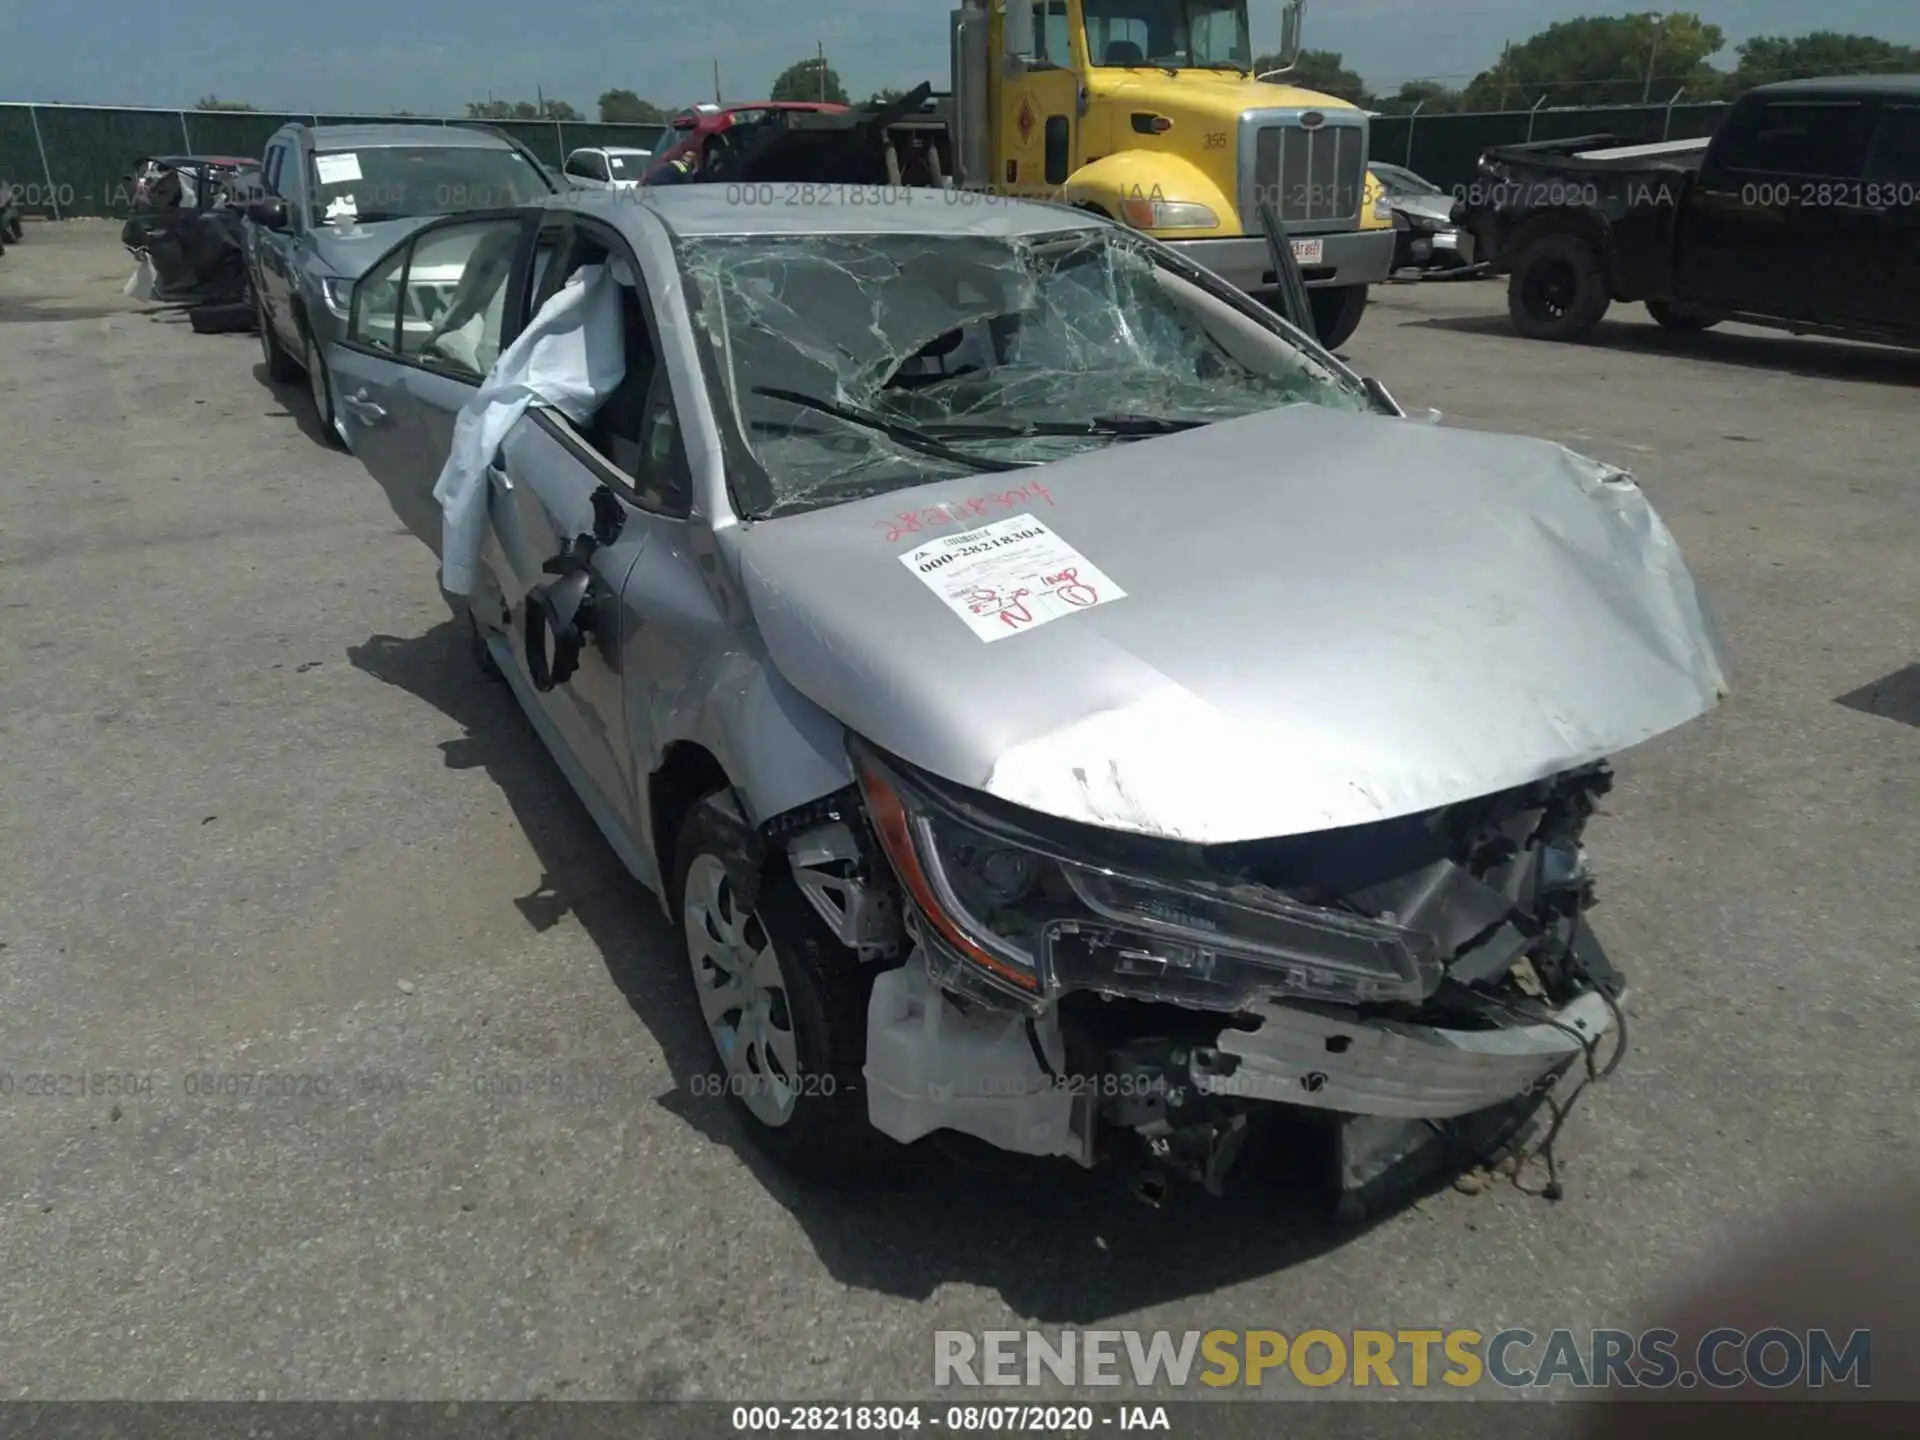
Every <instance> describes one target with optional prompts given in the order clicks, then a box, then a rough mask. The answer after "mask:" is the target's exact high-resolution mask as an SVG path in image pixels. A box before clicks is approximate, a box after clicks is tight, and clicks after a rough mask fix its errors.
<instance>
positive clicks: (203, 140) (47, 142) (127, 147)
mask: <svg viewBox="0 0 1920 1440" xmlns="http://www.w3.org/2000/svg"><path fill="white" fill-rule="evenodd" d="M290 121H300V122H302V123H304V124H308V125H444V124H446V123H447V122H446V121H444V120H440V119H433V118H420V117H416V116H410V115H325V114H322V115H313V114H294V113H274V112H269V111H260V110H134V109H119V108H115V107H112V106H105V105H25V104H18V103H8V104H0V181H6V182H10V183H11V184H13V185H14V186H15V187H16V188H17V189H18V191H19V192H20V202H21V206H22V208H23V209H25V210H26V211H27V213H29V214H33V215H46V216H58V217H67V218H70V217H73V216H77V215H105V216H113V217H118V216H123V215H125V214H126V213H127V207H128V203H129V201H130V199H131V188H132V187H131V184H130V181H129V178H128V173H129V171H130V170H131V169H132V167H133V162H134V161H135V160H138V159H139V158H140V157H141V156H143V155H179V154H195V155H232V156H244V157H249V158H253V157H258V156H259V155H260V154H261V152H262V151H264V150H265V149H266V147H267V141H268V140H269V139H270V138H271V137H272V135H273V132H274V131H276V130H278V129H279V128H280V127H281V126H282V125H285V124H287V123H288V122H290ZM488 123H489V124H493V125H495V126H496V127H497V128H499V129H501V130H503V131H505V132H506V133H507V134H509V135H512V136H513V137H514V138H515V139H516V140H518V141H520V142H521V143H522V144H523V145H525V146H526V147H527V148H528V149H529V150H531V151H533V153H534V154H535V155H538V156H539V157H540V158H541V159H542V160H544V161H545V162H546V163H547V164H549V165H551V166H553V167H554V168H555V169H556V170H557V169H559V168H560V165H561V164H562V162H563V161H564V160H565V159H566V156H567V152H569V151H571V150H576V149H578V148H580V147H581V146H583V145H631V146H636V147H638V148H640V149H642V150H651V149H652V148H654V146H655V144H656V142H657V141H658V140H659V139H660V136H661V135H662V134H663V133H664V131H665V127H664V126H661V125H603V124H600V123H598V122H594V121H577V122H574V121H551V120H500V121H489V122H488Z"/></svg>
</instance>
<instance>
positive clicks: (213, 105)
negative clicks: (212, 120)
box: [193, 95, 260, 110]
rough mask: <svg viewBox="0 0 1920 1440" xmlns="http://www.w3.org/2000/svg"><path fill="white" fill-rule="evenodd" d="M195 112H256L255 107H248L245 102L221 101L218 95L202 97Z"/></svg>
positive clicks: (256, 108) (257, 107) (256, 107)
mask: <svg viewBox="0 0 1920 1440" xmlns="http://www.w3.org/2000/svg"><path fill="white" fill-rule="evenodd" d="M193 108H194V109H196V110H258V109H259V108H260V107H259V106H257V105H249V104H248V103H247V102H246V101H245V100H222V99H221V98H220V97H219V96H218V95H202V96H201V97H200V100H199V103H197V104H196V105H195V106H194V107H193Z"/></svg>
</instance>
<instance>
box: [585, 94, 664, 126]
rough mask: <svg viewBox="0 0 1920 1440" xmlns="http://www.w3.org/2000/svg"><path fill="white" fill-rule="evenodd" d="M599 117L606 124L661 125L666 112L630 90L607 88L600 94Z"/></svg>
mask: <svg viewBox="0 0 1920 1440" xmlns="http://www.w3.org/2000/svg"><path fill="white" fill-rule="evenodd" d="M600 119H601V121H602V122H603V123H605V124H608V125H663V124H665V123H666V119H667V112H666V111H664V110H662V109H661V108H660V107H659V106H658V105H656V104H654V103H653V102H652V101H651V100H642V99H641V98H640V97H639V96H638V95H636V94H634V93H633V91H631V90H608V91H605V92H603V93H602V94H601V96H600Z"/></svg>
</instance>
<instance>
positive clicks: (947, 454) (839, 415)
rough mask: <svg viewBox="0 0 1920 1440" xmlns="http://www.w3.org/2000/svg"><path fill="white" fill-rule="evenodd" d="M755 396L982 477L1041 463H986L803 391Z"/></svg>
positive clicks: (996, 435)
mask: <svg viewBox="0 0 1920 1440" xmlns="http://www.w3.org/2000/svg"><path fill="white" fill-rule="evenodd" d="M753 393H754V394H756V395H764V396H766V397H767V398H768V399H769V400H784V401H786V402H787V404H789V405H798V406H799V407H800V408H801V409H803V410H817V411H819V412H820V413H821V414H822V415H831V416H832V417H833V418H834V419H836V420H844V421H845V422H846V423H847V424H849V425H858V426H860V427H862V428H863V429H867V430H873V431H876V432H878V433H879V434H882V435H885V436H886V437H887V438H888V439H889V440H892V441H894V442H895V443H896V444H899V445H904V446H906V448H907V449H909V450H918V451H919V452H920V453H921V454H923V455H931V456H933V457H934V458H935V459H939V460H949V461H952V462H953V463H954V464H955V465H964V466H966V467H967V468H968V469H970V470H978V471H980V472H981V473H982V474H992V473H994V472H995V471H998V470H1024V469H1026V468H1028V467H1029V466H1032V465H1035V464H1038V463H1039V462H1038V461H1033V460H1014V461H1006V460H986V459H982V458H981V457H980V456H978V455H969V454H967V453H966V451H964V450H955V449H954V448H952V447H951V446H949V445H944V444H942V443H941V441H940V437H939V436H938V435H935V434H933V433H932V432H931V431H927V430H922V429H920V428H919V427H918V426H915V425H906V424H902V423H901V422H900V421H898V420H889V419H888V418H887V417H886V416H884V415H875V414H873V413H872V412H871V411H867V410H855V409H852V408H850V407H848V406H845V405H836V404H835V403H834V402H833V401H831V400H823V399H822V398H821V397H820V396H818V395H809V394H807V393H806V392H805V391H803V390H782V389H778V388H776V387H774V386H771V385H755V386H754V387H753ZM946 433H947V434H948V435H950V436H952V437H953V438H955V439H958V438H960V437H961V436H979V437H980V438H982V439H1005V438H1011V437H1016V436H1019V435H1022V434H1025V433H1027V432H1026V431H1025V430H1024V429H1019V428H1015V427H1013V426H1000V427H997V428H996V427H992V426H978V427H969V428H966V429H960V428H958V427H948V428H947V431H946Z"/></svg>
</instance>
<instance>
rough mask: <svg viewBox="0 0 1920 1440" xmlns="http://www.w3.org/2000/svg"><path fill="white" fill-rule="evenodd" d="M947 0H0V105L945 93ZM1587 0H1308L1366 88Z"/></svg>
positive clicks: (1885, 23)
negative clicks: (717, 86)
mask: <svg viewBox="0 0 1920 1440" xmlns="http://www.w3.org/2000/svg"><path fill="white" fill-rule="evenodd" d="M1643 3H1648V0H1643ZM949 8H950V3H949V0H829V3H816V4H811V5H809V4H800V3H794V0H785V3H774V0H691V3H679V4H662V3H658V0H626V3H612V0H534V3H527V0H328V3H326V4H322V5H298V4H296V5H277V6H276V5H261V4H259V3H258V0H245V3H243V0H172V3H170V4H166V5H142V6H137V7H136V6H133V5H129V4H126V3H124V0H118V3H115V4H113V5H111V6H107V5H100V6H86V5H74V6H71V7H69V6H68V5H63V4H57V3H49V0H0V100H65V101H91V102H94V103H106V104H123V105H161V106H175V105H191V104H192V103H193V101H194V99H195V98H196V97H198V96H199V95H201V94H204V93H206V92H208V91H212V92H214V93H216V94H218V95H221V96H225V97H229V98H235V99H242V100H249V101H251V102H253V103H254V104H255V105H258V106H260V107H261V108H262V109H268V110H275V109H289V110H342V111H362V110H365V111H374V112H385V111H388V110H395V109H402V108H404V109H409V110H413V111H416V112H419V113H422V114H428V113H449V112H452V113H458V111H459V110H460V109H461V107H462V106H463V105H464V104H465V102H466V101H468V100H471V99H482V98H484V97H485V96H486V94H487V93H488V91H492V93H493V94H495V95H497V96H501V97H506V98H513V99H519V98H522V97H525V98H528V99H531V98H532V97H533V94H534V89H535V86H540V87H543V88H544V89H545V91H546V93H547V94H548V95H553V96H558V97H560V98H563V99H566V100H569V101H571V102H572V103H573V104H574V105H575V106H577V107H578V108H579V109H580V110H581V111H582V112H583V113H586V114H588V115H591V114H592V113H593V102H594V97H595V96H597V95H599V94H600V92H601V91H603V90H606V89H609V88H611V87H614V86H624V87H626V88H629V89H632V90H635V91H637V92H639V93H640V94H641V95H643V96H645V97H647V98H649V99H652V100H655V101H657V102H658V103H660V104H663V105H668V106H674V105H680V104H685V103H688V102H690V101H693V100H696V99H701V98H705V97H706V95H707V92H708V91H709V90H710V88H711V81H710V79H709V75H710V67H711V63H712V61H713V59H714V58H715V57H716V56H717V57H718V58H719V60H720V67H721V81H722V86H723V90H724V93H725V95H726V97H727V98H728V99H751V98H755V97H756V96H764V94H765V92H766V89H767V86H768V85H769V84H770V83H771V81H772V80H773V77H774V76H775V75H776V74H778V73H779V72H780V71H781V70H782V69H783V68H785V66H786V65H787V64H788V63H790V62H791V61H793V60H797V59H801V58H803V57H805V56H808V55H811V54H812V53H813V51H814V45H815V43H816V42H820V43H824V44H825V46H826V49H827V54H828V59H829V62H830V63H831V64H832V65H833V67H834V68H835V70H837V71H838V72H839V74H840V76H841V78H842V80H843V81H845V83H846V85H847V88H848V89H849V90H850V91H851V92H852V93H853V94H854V96H855V97H856V98H858V97H860V96H863V95H866V94H868V93H870V92H871V91H873V90H875V89H877V88H879V87H880V86H883V85H893V86H897V87H902V88H904V87H906V86H909V85H912V84H914V83H916V82H918V81H920V80H923V79H924V80H931V81H933V82H934V84H935V85H936V86H937V87H939V88H945V84H946V33H947V20H946V17H947V11H948V9H949ZM1627 8H1629V7H1628V6H1625V5H1623V6H1621V7H1620V9H1621V10H1623V11H1624V10H1625V9H1627ZM1633 8H1638V7H1637V6H1635V7H1633ZM1687 8H1690V9H1693V10H1695V11H1697V12H1698V13H1699V14H1701V15H1702V16H1703V17H1704V18H1705V19H1707V20H1708V21H1710V22H1712V23H1714V24H1717V25H1719V26H1720V27H1721V28H1722V29H1723V30H1725V31H1726V32H1727V36H1728V48H1727V50H1726V51H1725V52H1723V53H1722V55H1721V56H1720V57H1719V59H1720V61H1721V63H1723V64H1731V62H1732V58H1733V56H1732V47H1733V44H1734V43H1736V42H1738V41H1739V40H1741V39H1743V38H1745V37H1747V36H1750V35H1756V34H1763V35H1777V34H1800V33H1803V32H1805V31H1807V30H1811V29H1815V28H1823V29H1835V30H1843V31H1854V32H1859V33H1865V34H1873V35H1879V36H1881V37H1883V38H1885V39H1889V40H1896V41H1900V42H1902V43H1906V44H1920V0H1822V3H1820V4H1817V5H1816V4H1812V3H1809V0H1697V3H1695V4H1692V5H1690V6H1688V7H1687ZM1596 12H1597V13H1603V14H1604V13H1615V12H1614V11H1613V9H1612V7H1610V6H1605V5H1600V4H1595V3H1592V0H1587V3H1582V0H1460V3H1457V4H1455V3H1449V0H1311V3H1310V4H1309V5H1308V7H1307V18H1306V36H1307V43H1308V44H1310V45H1312V46H1314V47H1315V48H1319V49H1328V50H1338V51H1340V52H1342V53H1343V54H1344V55H1345V56H1346V59H1347V63H1348V64H1349V65H1350V66H1352V67H1353V68H1355V69H1357V70H1358V71H1359V72H1360V73H1361V74H1362V75H1363V76H1364V77H1365V78H1366V79H1367V80H1368V82H1369V83H1370V84H1371V85H1372V86H1373V87H1374V88H1375V89H1376V90H1391V89H1393V88H1394V87H1395V86H1397V85H1398V84H1399V82H1400V81H1402V80H1405V79H1414V78H1434V79H1443V80H1448V81H1450V82H1454V83H1458V82H1460V81H1464V80H1466V79H1468V78H1470V77H1471V76H1472V75H1473V74H1474V73H1475V72H1476V71H1478V70H1480V69H1482V68H1484V67H1485V66H1486V65H1487V64H1488V63H1490V62H1491V60H1492V59H1493V58H1494V56H1495V55H1497V54H1498V52H1499V49H1500V46H1501V43H1502V42H1503V41H1505V40H1508V39H1524V38H1525V37H1526V36H1527V35H1529V34H1531V33H1533V32H1534V31H1536V30H1538V29H1541V28H1544V27H1545V26H1546V25H1547V24H1549V23H1551V22H1552V21H1554V20H1561V19H1568V18H1571V17H1572V16H1575V15H1579V14H1590V13H1596ZM1279 13H1280V0H1254V40H1255V43H1256V46H1257V47H1258V48H1261V49H1267V48H1271V46H1272V44H1273V42H1274V41H1275V39H1276V38H1277V35H1278V31H1279Z"/></svg>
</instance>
